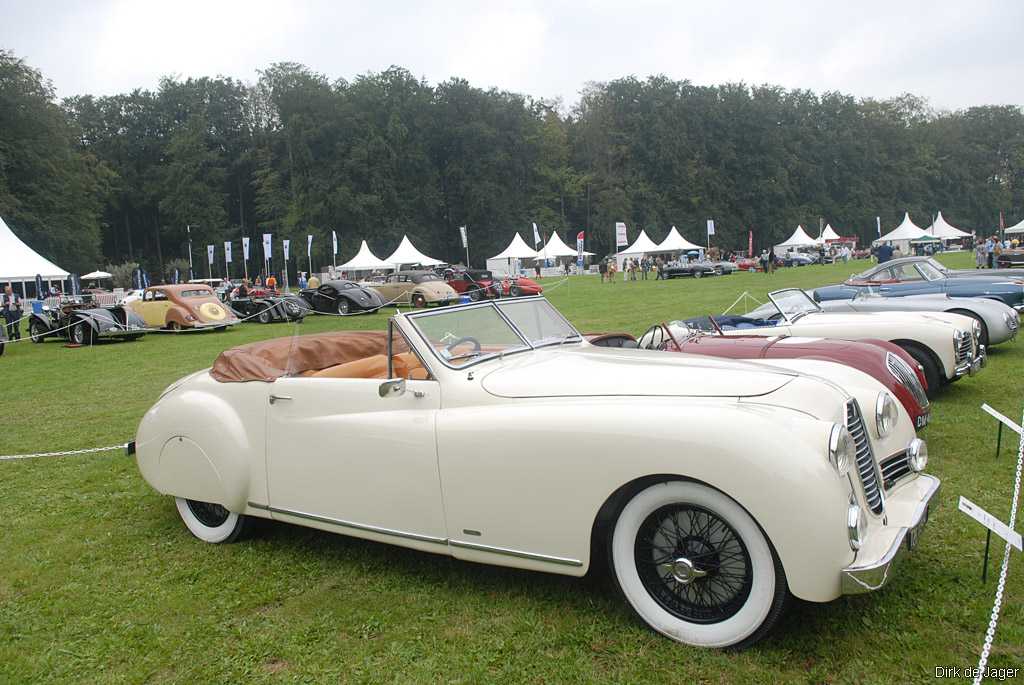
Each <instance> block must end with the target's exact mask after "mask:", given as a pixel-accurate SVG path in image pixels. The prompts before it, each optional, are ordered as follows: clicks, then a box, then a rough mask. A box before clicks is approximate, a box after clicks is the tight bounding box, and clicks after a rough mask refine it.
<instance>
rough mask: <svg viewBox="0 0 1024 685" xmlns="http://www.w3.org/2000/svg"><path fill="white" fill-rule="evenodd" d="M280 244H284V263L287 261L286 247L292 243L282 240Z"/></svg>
mask: <svg viewBox="0 0 1024 685" xmlns="http://www.w3.org/2000/svg"><path fill="white" fill-rule="evenodd" d="M281 242H282V243H284V261H286V262H287V261H288V246H289V245H291V243H292V241H290V240H282V241H281Z"/></svg>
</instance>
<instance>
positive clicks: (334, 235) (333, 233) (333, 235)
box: [331, 231, 338, 256]
mask: <svg viewBox="0 0 1024 685" xmlns="http://www.w3.org/2000/svg"><path fill="white" fill-rule="evenodd" d="M331 241H332V242H333V243H334V252H333V253H332V254H334V255H335V256H337V254H338V233H337V231H331Z"/></svg>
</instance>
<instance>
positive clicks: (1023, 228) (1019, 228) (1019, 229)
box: [1003, 220, 1024, 235]
mask: <svg viewBox="0 0 1024 685" xmlns="http://www.w3.org/2000/svg"><path fill="white" fill-rule="evenodd" d="M1003 233H1009V234H1010V235H1016V234H1018V233H1024V220H1021V221H1020V223H1016V224H1014V225H1013V226H1010V227H1009V228H1007V229H1006V230H1005V231H1003Z"/></svg>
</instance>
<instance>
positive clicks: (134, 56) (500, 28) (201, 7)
mask: <svg viewBox="0 0 1024 685" xmlns="http://www.w3.org/2000/svg"><path fill="white" fill-rule="evenodd" d="M819 4H820V5H825V4H826V3H814V2H810V1H806V0H805V1H804V2H793V3H783V2H765V1H764V0H756V1H755V0H732V1H731V2H707V0H701V1H700V2H688V1H687V0H676V1H675V2H655V1H653V0H625V1H623V0H618V1H615V2H612V1H604V0H600V1H594V2H561V1H557V0H549V1H547V2H521V3H488V2H479V1H477V2H462V1H461V0H450V1H447V2H387V1H384V2H380V1H377V2H373V1H371V0H364V1H363V2H354V3H348V2H343V1H341V0H338V1H336V2H326V1H325V2H319V1H313V0H307V1H303V0H274V1H269V0H245V1H244V2H235V1H233V0H232V1H228V0H203V1H195V0H163V1H162V2H150V1H148V0H81V1H79V2H74V1H71V0H63V1H58V0H0V47H2V48H5V49H10V50H13V51H14V52H15V54H17V55H18V56H20V57H23V58H24V59H26V60H27V61H28V62H29V63H30V64H32V65H33V66H35V67H37V68H39V69H41V70H42V72H43V73H44V75H46V76H47V77H48V78H50V79H51V80H52V81H53V83H54V85H55V86H56V88H57V92H58V94H59V95H60V96H62V97H63V96H68V95H75V94H81V93H92V94H96V95H107V94H112V93H118V92H124V91H128V90H131V89H133V88H137V87H142V88H155V87H156V85H157V82H158V80H159V78H160V77H161V76H164V75H178V76H182V77H187V76H204V75H206V76H214V75H218V74H222V75H226V76H233V77H236V78H239V79H242V80H244V81H248V82H252V81H255V80H256V78H257V74H256V70H257V69H260V68H263V67H265V66H267V65H269V64H271V63H273V62H277V61H293V62H301V63H303V64H306V65H307V66H309V67H311V68H313V69H315V70H316V71H319V72H322V73H324V74H326V75H327V76H328V77H329V78H330V79H332V80H333V79H337V78H347V79H351V78H352V77H354V76H356V75H358V74H361V73H365V72H367V71H378V70H381V69H384V68H386V67H388V66H389V65H391V64H396V65H400V66H403V67H406V68H407V69H409V70H410V71H411V72H412V73H413V74H415V75H416V76H422V77H425V78H426V79H427V80H428V81H430V82H432V83H436V82H438V81H441V80H444V79H446V78H448V77H451V76H461V77H464V78H466V79H468V80H469V81H470V82H471V83H473V84H474V85H477V86H481V87H490V86H496V87H499V88H503V89H507V90H513V91H517V92H521V93H526V94H529V95H533V96H538V97H545V98H556V97H560V98H562V100H563V101H564V102H565V103H566V104H572V103H574V102H575V101H576V100H577V97H578V93H579V91H580V89H581V88H582V87H583V86H584V84H586V83H587V82H588V81H607V80H611V79H614V78H618V77H621V76H627V75H630V74H633V75H637V76H647V75H649V74H657V73H663V74H666V75H668V76H669V77H671V78H675V79H690V80H691V81H693V82H695V83H698V84H714V83H722V82H726V81H744V82H747V83H752V84H761V83H773V84H779V85H782V86H785V87H787V88H809V89H812V90H815V91H819V92H820V91H825V90H839V91H843V92H846V93H852V94H854V95H857V96H871V97H877V98H884V97H890V96H893V95H898V94H900V93H904V92H911V93H915V94H917V95H922V96H925V97H927V98H928V99H929V100H930V101H931V103H932V105H933V106H934V107H937V108H941V109H957V108H961V107H968V106H971V105H982V104H1017V105H1020V104H1022V103H1024V56H1022V55H1024V53H1022V51H1021V49H1020V33H1021V30H1022V29H1024V2H1022V1H1021V0H1004V1H1003V2H995V1H986V0H977V1H975V2H971V3H967V2H962V1H960V2H942V1H941V0H938V1H932V2H918V1H916V0H914V1H908V0H905V1H903V2H899V1H894V0H888V1H887V2H846V3H842V5H841V6H840V3H837V2H833V3H828V4H830V5H833V6H832V7H827V8H824V7H822V8H817V7H812V5H819Z"/></svg>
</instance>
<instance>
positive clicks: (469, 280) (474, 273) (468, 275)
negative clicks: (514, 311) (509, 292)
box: [444, 269, 502, 302]
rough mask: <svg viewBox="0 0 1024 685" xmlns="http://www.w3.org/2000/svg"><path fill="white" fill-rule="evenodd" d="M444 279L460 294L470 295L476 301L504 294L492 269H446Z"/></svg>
mask: <svg viewBox="0 0 1024 685" xmlns="http://www.w3.org/2000/svg"><path fill="white" fill-rule="evenodd" d="M444 280H445V282H446V283H447V284H448V285H450V286H451V287H452V289H453V290H454V291H455V292H457V293H458V294H459V295H469V299H471V300H473V301H474V302H477V301H479V300H482V299H483V298H485V297H501V295H502V293H501V292H500V291H499V285H498V284H497V283H496V282H495V281H494V276H493V275H492V274H491V272H490V271H478V270H466V271H455V270H453V269H446V270H445V272H444Z"/></svg>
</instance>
